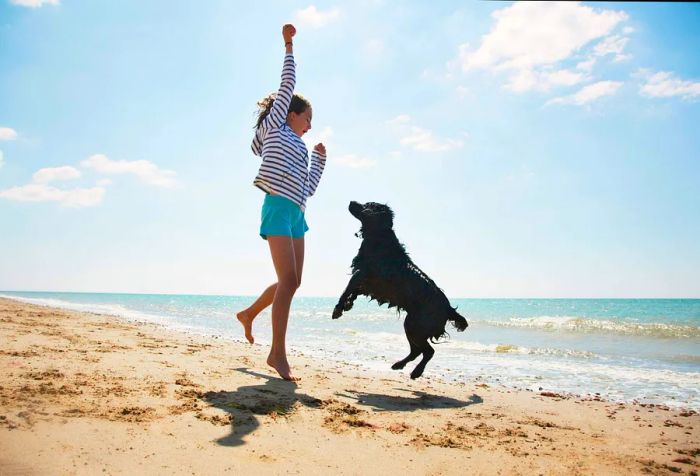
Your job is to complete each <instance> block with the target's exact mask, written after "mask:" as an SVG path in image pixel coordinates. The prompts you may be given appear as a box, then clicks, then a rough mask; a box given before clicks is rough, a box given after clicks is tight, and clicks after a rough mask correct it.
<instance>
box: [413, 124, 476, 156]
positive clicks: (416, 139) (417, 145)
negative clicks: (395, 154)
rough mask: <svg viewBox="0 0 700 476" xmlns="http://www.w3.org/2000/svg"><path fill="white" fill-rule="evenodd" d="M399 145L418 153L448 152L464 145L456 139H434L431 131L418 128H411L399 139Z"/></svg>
mask: <svg viewBox="0 0 700 476" xmlns="http://www.w3.org/2000/svg"><path fill="white" fill-rule="evenodd" d="M400 143H401V145H404V146H407V147H411V148H413V149H414V150H417V151H420V152H448V151H450V150H452V149H457V148H459V147H462V146H463V145H464V142H462V141H461V140H458V139H443V138H438V137H435V135H434V134H433V132H432V131H430V130H428V129H425V128H423V127H418V126H411V130H410V132H409V133H408V134H406V135H405V136H404V137H402V138H401V140H400Z"/></svg>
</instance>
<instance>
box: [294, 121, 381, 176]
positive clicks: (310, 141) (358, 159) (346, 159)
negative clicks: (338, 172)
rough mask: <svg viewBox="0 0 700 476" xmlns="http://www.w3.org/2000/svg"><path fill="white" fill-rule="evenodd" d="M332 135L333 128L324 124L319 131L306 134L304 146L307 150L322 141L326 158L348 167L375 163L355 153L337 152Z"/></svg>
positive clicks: (366, 165) (370, 165)
mask: <svg viewBox="0 0 700 476" xmlns="http://www.w3.org/2000/svg"><path fill="white" fill-rule="evenodd" d="M334 135H335V133H334V131H333V128H332V127H330V126H325V127H324V128H323V129H321V130H320V131H319V132H315V133H314V132H312V133H310V134H309V135H307V136H306V138H305V139H304V142H306V146H307V148H308V149H309V150H311V149H312V148H313V146H314V145H316V144H318V143H319V142H321V143H323V144H324V145H325V146H326V149H327V150H328V160H330V161H332V162H333V163H334V164H336V165H340V166H343V167H350V168H363V167H372V166H374V165H376V163H375V162H374V161H373V160H371V159H368V158H367V157H363V156H360V155H357V154H352V153H349V154H343V153H340V154H339V153H338V152H337V149H338V146H337V145H336V144H335V142H334V140H333V136H334Z"/></svg>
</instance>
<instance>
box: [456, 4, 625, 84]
mask: <svg viewBox="0 0 700 476" xmlns="http://www.w3.org/2000/svg"><path fill="white" fill-rule="evenodd" d="M491 15H492V17H493V19H494V21H495V22H494V25H493V27H492V29H491V31H490V32H489V33H487V34H486V35H484V36H483V37H482V38H481V44H480V45H479V47H478V48H477V49H475V50H474V49H470V48H469V46H468V45H466V44H464V45H461V46H460V47H459V54H458V60H457V63H458V64H459V65H460V66H461V68H462V70H463V71H465V72H467V71H470V70H472V69H477V68H482V69H487V70H491V71H495V72H506V73H507V74H508V75H509V77H510V80H509V82H508V84H507V86H506V87H507V88H509V89H511V90H513V91H517V92H523V91H528V90H532V89H538V90H547V89H549V88H550V87H552V86H558V85H572V84H577V83H579V82H581V81H583V80H584V77H583V76H582V75H581V74H580V73H576V72H573V71H569V70H565V69H562V68H561V67H559V68H558V67H557V65H558V63H560V62H562V61H564V60H567V59H569V58H570V57H572V56H573V55H574V54H575V53H577V52H579V51H580V50H581V49H582V48H583V47H585V46H586V45H588V44H590V43H591V42H593V41H594V40H597V39H599V38H603V37H605V36H607V35H609V34H610V33H611V32H612V31H613V30H614V29H615V28H616V27H617V26H618V25H619V24H620V23H621V22H623V21H626V20H627V19H628V16H627V14H626V13H625V12H622V11H614V10H606V9H594V8H591V7H588V6H585V5H582V4H581V3H579V2H516V3H514V4H512V5H511V6H509V7H506V8H502V9H500V10H496V11H494V12H493V13H492V14H491ZM625 42H626V39H623V40H622V41H620V40H616V43H614V45H610V47H611V48H612V47H613V46H614V47H618V46H619V45H620V44H621V45H622V47H624V43H625ZM580 65H581V66H580V67H579V68H578V69H581V70H583V71H589V70H590V68H592V66H593V63H589V62H583V64H581V63H580Z"/></svg>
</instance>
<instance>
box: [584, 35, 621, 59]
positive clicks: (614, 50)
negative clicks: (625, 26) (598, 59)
mask: <svg viewBox="0 0 700 476" xmlns="http://www.w3.org/2000/svg"><path fill="white" fill-rule="evenodd" d="M628 41H629V38H627V37H625V36H621V35H611V36H608V37H607V38H605V39H604V40H603V41H601V42H600V43H598V44H597V45H595V47H594V48H593V54H594V55H596V56H606V55H613V56H614V60H613V61H615V62H618V61H623V60H626V59H629V58H630V56H629V55H625V54H623V53H622V52H623V50H624V49H625V45H626V44H627V42H628Z"/></svg>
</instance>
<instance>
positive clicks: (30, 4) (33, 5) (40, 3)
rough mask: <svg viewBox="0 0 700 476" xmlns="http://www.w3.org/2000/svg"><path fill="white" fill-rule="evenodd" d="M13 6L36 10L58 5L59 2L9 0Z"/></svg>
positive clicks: (52, 0)
mask: <svg viewBox="0 0 700 476" xmlns="http://www.w3.org/2000/svg"><path fill="white" fill-rule="evenodd" d="M10 3H12V4H13V5H19V6H21V7H30V8H38V7H41V6H44V5H59V4H60V3H61V2H60V0H10Z"/></svg>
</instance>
